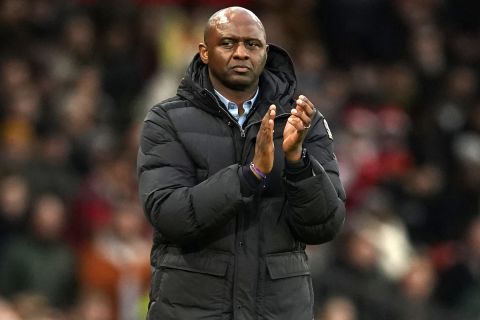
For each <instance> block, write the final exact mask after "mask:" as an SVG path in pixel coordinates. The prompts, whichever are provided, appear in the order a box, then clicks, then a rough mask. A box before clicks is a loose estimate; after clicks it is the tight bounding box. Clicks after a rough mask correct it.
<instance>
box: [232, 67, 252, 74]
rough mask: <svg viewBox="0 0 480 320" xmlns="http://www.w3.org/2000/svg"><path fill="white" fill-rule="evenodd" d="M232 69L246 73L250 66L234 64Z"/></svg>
mask: <svg viewBox="0 0 480 320" xmlns="http://www.w3.org/2000/svg"><path fill="white" fill-rule="evenodd" d="M232 70H234V71H235V72H239V73H245V72H248V71H249V70H250V68H249V67H247V66H234V67H232Z"/></svg>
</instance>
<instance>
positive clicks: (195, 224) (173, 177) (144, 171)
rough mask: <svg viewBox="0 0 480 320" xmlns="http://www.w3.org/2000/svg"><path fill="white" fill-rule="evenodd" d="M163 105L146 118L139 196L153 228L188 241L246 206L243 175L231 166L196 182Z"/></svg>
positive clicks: (139, 162) (178, 240)
mask: <svg viewBox="0 0 480 320" xmlns="http://www.w3.org/2000/svg"><path fill="white" fill-rule="evenodd" d="M196 170H197V169H196V167H195V165H194V163H193V162H192V161H191V159H190V157H189V155H188V154H187V152H186V150H185V149H184V147H183V146H182V144H181V143H180V142H179V141H178V139H177V138H176V132H175V130H174V128H173V126H172V124H171V122H170V120H169V118H168V114H167V112H166V111H165V110H164V109H163V108H161V107H155V108H153V109H152V110H151V111H150V112H149V113H148V115H147V116H146V118H145V121H144V125H143V130H142V133H141V138H140V148H139V152H138V159H137V171H138V172H137V173H138V179H139V196H140V199H141V202H142V204H143V209H144V212H145V214H146V216H147V218H148V220H149V221H150V223H151V224H152V225H153V227H154V228H155V229H156V230H157V231H158V232H160V233H161V234H162V235H163V236H165V237H166V238H167V239H168V240H169V241H172V242H173V243H178V244H188V243H192V242H194V241H196V240H197V239H199V238H200V237H202V236H204V235H206V234H208V233H209V231H210V230H212V229H213V228H216V227H218V226H221V225H223V224H225V223H227V222H228V221H229V220H230V219H231V218H232V217H233V216H234V215H235V214H236V212H238V210H239V206H242V201H243V197H242V193H241V184H242V183H245V182H244V181H243V182H242V181H241V179H242V175H241V173H240V168H239V166H238V165H232V166H229V167H227V168H225V169H223V170H220V171H219V172H217V173H215V174H214V175H212V176H210V177H209V178H208V179H207V180H205V181H202V182H200V183H198V182H197V172H196Z"/></svg>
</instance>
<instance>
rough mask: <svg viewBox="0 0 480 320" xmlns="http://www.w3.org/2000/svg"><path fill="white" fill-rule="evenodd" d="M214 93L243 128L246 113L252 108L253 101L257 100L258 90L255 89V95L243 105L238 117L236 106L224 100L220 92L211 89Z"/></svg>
mask: <svg viewBox="0 0 480 320" xmlns="http://www.w3.org/2000/svg"><path fill="white" fill-rule="evenodd" d="M213 90H214V91H215V94H216V95H217V96H218V98H219V99H220V101H222V103H223V104H224V105H225V107H226V108H227V110H228V112H230V114H231V115H232V116H233V117H234V118H235V119H237V121H238V123H239V124H240V125H241V126H243V123H244V122H245V119H247V115H248V113H249V112H250V110H251V109H252V106H253V103H254V102H255V100H256V99H257V96H258V88H257V92H255V95H254V96H253V98H252V99H250V100H247V101H245V102H244V103H243V114H242V115H241V116H240V115H239V114H238V106H237V105H236V103H235V102H232V101H230V100H228V99H227V98H225V97H224V96H222V94H221V93H220V92H218V91H217V90H215V89H213Z"/></svg>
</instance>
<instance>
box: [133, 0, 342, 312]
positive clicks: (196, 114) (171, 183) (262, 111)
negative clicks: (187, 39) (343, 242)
mask: <svg viewBox="0 0 480 320" xmlns="http://www.w3.org/2000/svg"><path fill="white" fill-rule="evenodd" d="M295 90H296V79H295V73H294V70H293V64H292V61H291V60H290V58H289V56H288V55H287V53H286V52H285V51H283V50H282V49H280V48H278V47H276V46H274V45H269V46H268V45H267V43H266V35H265V30H264V27H263V25H262V23H261V22H260V20H259V19H258V18H257V17H256V16H255V15H254V14H253V13H252V12H250V11H248V10H246V9H244V8H240V7H231V8H226V9H223V10H220V11H218V12H216V13H215V14H213V16H212V17H211V18H210V19H209V21H208V23H207V25H206V28H205V36H204V43H201V44H200V45H199V53H198V54H197V55H196V56H195V57H194V59H193V61H192V63H191V64H190V66H189V67H188V70H187V72H186V75H185V77H184V78H183V80H182V81H181V84H180V86H179V88H178V91H177V95H176V96H175V97H173V98H171V99H168V100H166V101H163V102H161V103H160V104H158V105H156V106H154V107H153V108H152V109H151V110H150V112H149V113H148V114H147V116H146V118H145V122H144V128H143V132H142V137H141V142H140V151H139V157H138V175H139V188H140V197H141V201H142V203H143V206H144V210H145V214H146V216H147V218H148V219H149V221H150V222H151V224H152V225H153V227H154V230H155V238H154V244H153V248H152V254H151V259H152V266H153V267H154V272H153V275H152V283H151V285H152V287H151V292H150V304H149V312H148V319H161V320H166V319H172V320H173V319H175V320H178V319H188V320H191V319H275V320H278V319H295V320H303V319H305V320H311V319H312V318H313V310H312V309H313V294H312V285H311V278H310V271H309V268H308V265H307V256H306V254H305V251H304V249H305V244H318V243H323V242H326V241H329V240H331V239H332V238H333V237H334V236H335V234H336V233H337V232H338V231H339V229H340V227H341V225H342V224H343V220H344V216H345V206H344V200H345V194H344V191H343V188H342V186H341V183H340V180H339V176H338V167H337V163H336V158H335V155H334V153H333V150H332V139H333V138H332V135H331V133H330V131H329V129H328V126H327V124H326V122H325V120H324V119H323V116H322V115H321V114H320V113H319V112H317V111H316V109H315V107H314V106H313V104H312V103H311V102H310V101H309V100H308V99H307V98H306V97H304V96H302V95H300V96H295Z"/></svg>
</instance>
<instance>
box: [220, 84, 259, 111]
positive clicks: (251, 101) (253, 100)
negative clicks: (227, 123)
mask: <svg viewBox="0 0 480 320" xmlns="http://www.w3.org/2000/svg"><path fill="white" fill-rule="evenodd" d="M213 91H215V94H216V95H217V97H218V98H219V99H220V101H221V102H222V103H223V104H224V105H225V107H227V108H228V105H229V104H230V103H234V102H232V101H230V100H228V99H227V98H225V97H224V96H223V95H222V94H221V93H220V92H218V91H217V90H215V89H213ZM258 91H259V88H258V87H257V91H256V92H255V95H254V96H253V98H252V99H250V100H247V101H245V102H244V103H243V105H244V106H245V105H247V106H248V107H249V108H250V107H251V106H253V104H254V103H255V100H257V97H258Z"/></svg>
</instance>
